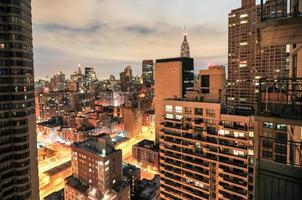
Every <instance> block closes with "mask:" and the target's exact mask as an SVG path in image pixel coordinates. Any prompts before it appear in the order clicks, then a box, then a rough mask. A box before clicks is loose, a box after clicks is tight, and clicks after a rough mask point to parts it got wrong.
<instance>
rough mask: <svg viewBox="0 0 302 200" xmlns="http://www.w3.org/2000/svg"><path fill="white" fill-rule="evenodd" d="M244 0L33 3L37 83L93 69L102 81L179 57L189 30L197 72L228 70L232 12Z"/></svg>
mask: <svg viewBox="0 0 302 200" xmlns="http://www.w3.org/2000/svg"><path fill="white" fill-rule="evenodd" d="M238 7H240V0H32V9H33V37H34V41H33V42H34V62H35V74H36V79H40V78H42V79H45V78H46V76H49V77H51V76H53V75H54V74H55V73H57V72H59V71H62V72H64V73H65V74H67V75H70V74H71V73H72V72H73V71H75V70H77V67H78V65H79V64H81V66H82V68H84V67H87V66H92V67H94V68H95V70H96V72H97V76H98V78H100V79H105V78H108V77H109V75H110V74H113V75H115V76H116V77H117V78H118V74H119V72H121V71H122V70H123V69H124V68H125V67H126V66H128V65H130V66H132V69H133V71H134V74H140V73H141V63H142V60H144V59H153V60H155V59H160V58H170V57H178V56H179V55H180V47H181V43H182V40H183V32H184V26H185V25H186V26H187V32H188V42H189V44H190V48H191V57H193V58H194V59H195V70H198V69H202V68H206V67H207V66H208V65H209V64H219V65H225V66H226V65H227V40H228V38H227V37H228V34H227V30H228V25H227V20H228V17H227V16H228V13H229V12H230V11H231V10H232V9H235V8H238Z"/></svg>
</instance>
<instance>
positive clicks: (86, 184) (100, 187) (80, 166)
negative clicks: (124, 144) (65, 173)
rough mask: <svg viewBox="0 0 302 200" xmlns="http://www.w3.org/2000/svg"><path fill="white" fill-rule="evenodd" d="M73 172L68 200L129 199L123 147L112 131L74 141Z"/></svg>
mask: <svg viewBox="0 0 302 200" xmlns="http://www.w3.org/2000/svg"><path fill="white" fill-rule="evenodd" d="M71 162H72V164H71V165H72V174H73V175H72V176H71V177H69V178H67V180H66V184H65V200H73V199H76V198H78V199H81V200H88V199H102V198H105V199H106V198H109V197H110V199H114V200H129V199H130V191H129V185H128V184H127V183H125V182H124V181H123V180H122V151H121V150H115V149H114V147H113V144H112V143H111V139H110V136H109V135H106V134H101V135H99V136H96V137H91V138H89V139H88V140H86V141H84V142H79V143H74V144H73V145H72V161H71Z"/></svg>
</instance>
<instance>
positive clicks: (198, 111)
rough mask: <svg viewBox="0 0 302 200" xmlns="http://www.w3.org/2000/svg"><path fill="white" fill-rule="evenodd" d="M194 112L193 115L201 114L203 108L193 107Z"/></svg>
mask: <svg viewBox="0 0 302 200" xmlns="http://www.w3.org/2000/svg"><path fill="white" fill-rule="evenodd" d="M194 113H195V115H203V110H202V108H195V109H194Z"/></svg>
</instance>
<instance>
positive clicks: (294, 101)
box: [257, 25, 302, 120]
mask: <svg viewBox="0 0 302 200" xmlns="http://www.w3.org/2000/svg"><path fill="white" fill-rule="evenodd" d="M301 27H302V25H301ZM258 98H259V104H258V112H257V114H258V116H265V117H280V118H285V119H299V120H301V119H302V78H295V79H278V80H264V79H261V80H260V81H259V94H258Z"/></svg>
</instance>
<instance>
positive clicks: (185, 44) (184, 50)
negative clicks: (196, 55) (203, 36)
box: [180, 25, 190, 58]
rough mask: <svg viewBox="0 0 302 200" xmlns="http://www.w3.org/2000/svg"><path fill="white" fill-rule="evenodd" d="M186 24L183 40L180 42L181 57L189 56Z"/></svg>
mask: <svg viewBox="0 0 302 200" xmlns="http://www.w3.org/2000/svg"><path fill="white" fill-rule="evenodd" d="M187 35H188V34H187V26H186V25H185V27H184V40H183V42H182V45H181V53H180V56H181V57H185V58H189V57H190V46H189V43H188V41H187Z"/></svg>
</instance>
